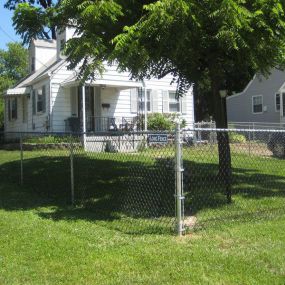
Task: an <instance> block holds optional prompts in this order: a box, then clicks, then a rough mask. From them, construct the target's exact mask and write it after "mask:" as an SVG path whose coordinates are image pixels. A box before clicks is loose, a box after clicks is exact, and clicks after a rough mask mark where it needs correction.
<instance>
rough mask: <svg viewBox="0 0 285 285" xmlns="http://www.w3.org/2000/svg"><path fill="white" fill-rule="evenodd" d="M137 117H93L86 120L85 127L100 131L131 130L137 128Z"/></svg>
mask: <svg viewBox="0 0 285 285" xmlns="http://www.w3.org/2000/svg"><path fill="white" fill-rule="evenodd" d="M137 121H138V120H137V117H93V116H90V117H88V118H87V120H86V124H87V125H86V129H87V131H91V132H100V131H118V130H121V131H133V130H137V129H138V124H137Z"/></svg>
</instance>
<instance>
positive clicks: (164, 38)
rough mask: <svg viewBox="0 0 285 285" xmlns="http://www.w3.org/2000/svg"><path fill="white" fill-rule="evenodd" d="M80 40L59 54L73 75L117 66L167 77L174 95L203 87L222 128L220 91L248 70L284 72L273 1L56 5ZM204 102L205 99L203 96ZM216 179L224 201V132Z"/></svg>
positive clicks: (278, 10)
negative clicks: (104, 65) (72, 22)
mask: <svg viewBox="0 0 285 285" xmlns="http://www.w3.org/2000/svg"><path fill="white" fill-rule="evenodd" d="M62 11H63V17H66V19H69V18H73V19H74V20H75V22H76V23H77V32H78V34H80V38H77V39H76V38H75V39H72V40H71V41H70V42H69V43H68V45H67V49H66V53H67V55H68V59H69V60H70V67H71V68H74V67H75V66H77V65H78V64H79V63H80V62H83V65H82V68H81V73H80V74H79V76H81V77H83V78H86V77H88V76H90V74H91V75H92V74H93V75H94V70H96V71H98V70H99V71H100V70H102V63H103V61H107V62H113V61H116V62H117V63H118V66H119V69H120V70H122V71H130V73H131V75H132V77H133V78H137V79H142V78H150V77H152V76H154V77H157V78H162V77H164V76H165V75H167V74H172V75H173V78H174V81H176V82H177V83H178V89H177V95H178V96H181V95H182V94H183V92H184V91H185V89H187V88H188V87H189V86H190V85H191V84H195V85H197V86H199V85H201V84H203V82H207V84H208V86H209V92H210V94H211V96H210V99H209V100H210V102H211V107H212V109H213V115H214V119H215V121H216V125H217V127H218V128H226V127H227V117H226V103H225V102H226V101H225V98H222V97H221V92H220V91H221V90H227V94H228V95H230V94H231V92H232V91H236V90H238V89H241V88H242V87H243V86H244V85H245V82H247V81H248V80H249V79H250V78H251V77H252V76H253V75H254V74H255V73H261V74H263V75H267V74H269V72H270V70H271V68H272V67H277V68H283V67H284V55H285V41H284V40H285V21H284V20H285V17H284V3H283V1H279V0H216V1H213V0H204V1H201V0H176V1H171V0H160V1H132V0H127V1H123V0H110V1H100V0H97V1H92V2H91V1H79V0H63V3H62ZM207 100H208V99H207ZM217 136H218V149H219V175H220V177H221V179H223V182H224V183H225V185H226V188H227V197H228V200H229V201H230V179H231V156H230V146H229V138H228V134H227V133H226V132H218V135H217Z"/></svg>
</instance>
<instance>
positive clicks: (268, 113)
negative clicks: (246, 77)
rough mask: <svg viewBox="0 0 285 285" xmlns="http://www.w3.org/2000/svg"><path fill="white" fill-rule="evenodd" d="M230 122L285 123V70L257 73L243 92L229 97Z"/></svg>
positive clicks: (228, 112)
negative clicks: (263, 73)
mask: <svg viewBox="0 0 285 285" xmlns="http://www.w3.org/2000/svg"><path fill="white" fill-rule="evenodd" d="M227 114H228V121H229V122H259V123H275V124H280V123H285V72H284V71H280V70H277V69H274V70H273V71H272V73H271V74H270V75H269V76H268V78H265V77H263V76H258V75H255V76H254V78H253V79H252V81H251V82H250V83H249V84H248V85H247V87H246V88H245V89H244V91H243V92H241V93H238V94H234V95H232V96H229V97H228V98H227Z"/></svg>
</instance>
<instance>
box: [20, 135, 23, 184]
mask: <svg viewBox="0 0 285 285" xmlns="http://www.w3.org/2000/svg"><path fill="white" fill-rule="evenodd" d="M23 160H24V153H23V134H22V133H21V134H20V164H21V177H20V183H21V185H23V184H24V165H23Z"/></svg>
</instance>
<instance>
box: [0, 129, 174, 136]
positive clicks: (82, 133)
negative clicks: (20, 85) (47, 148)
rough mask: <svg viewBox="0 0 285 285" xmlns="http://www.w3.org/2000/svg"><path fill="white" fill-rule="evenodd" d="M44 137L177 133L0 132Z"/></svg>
mask: <svg viewBox="0 0 285 285" xmlns="http://www.w3.org/2000/svg"><path fill="white" fill-rule="evenodd" d="M1 134H3V135H9V134H11V135H31V136H35V135H43V136H52V135H54V136H74V135H78V136H82V135H92V136H93V135H94V136H97V135H98V136H102V135H106V136H111V135H140V134H141V135H143V134H168V135H174V134H175V131H158V130H153V131H119V130H118V131H96V132H5V131H4V132H0V135H1Z"/></svg>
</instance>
